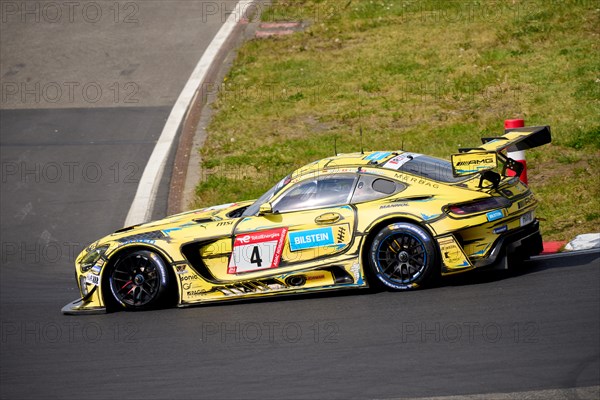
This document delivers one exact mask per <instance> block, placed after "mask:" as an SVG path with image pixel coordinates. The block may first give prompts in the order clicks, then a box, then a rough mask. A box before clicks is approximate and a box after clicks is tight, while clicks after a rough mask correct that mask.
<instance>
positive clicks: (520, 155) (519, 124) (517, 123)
mask: <svg viewBox="0 0 600 400" xmlns="http://www.w3.org/2000/svg"><path fill="white" fill-rule="evenodd" d="M524 126H525V120H523V119H507V120H505V121H504V129H513V128H523V127H524ZM507 156H508V157H509V158H512V159H513V160H515V161H518V162H520V163H521V164H523V172H521V176H520V177H519V179H521V182H523V183H525V184H527V160H526V159H525V150H517V151H509V152H507ZM507 173H508V176H515V175H516V174H515V172H514V171H513V170H510V169H509V170H508V171H507Z"/></svg>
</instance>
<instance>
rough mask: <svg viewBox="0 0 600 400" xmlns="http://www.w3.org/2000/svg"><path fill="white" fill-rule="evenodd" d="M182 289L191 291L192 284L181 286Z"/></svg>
mask: <svg viewBox="0 0 600 400" xmlns="http://www.w3.org/2000/svg"><path fill="white" fill-rule="evenodd" d="M181 287H182V288H183V290H189V288H191V287H192V282H187V283H184V284H183V285H181Z"/></svg>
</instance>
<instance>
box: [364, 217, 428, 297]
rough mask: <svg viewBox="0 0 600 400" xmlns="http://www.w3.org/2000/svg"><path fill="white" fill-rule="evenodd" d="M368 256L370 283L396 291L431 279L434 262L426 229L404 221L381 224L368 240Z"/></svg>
mask: <svg viewBox="0 0 600 400" xmlns="http://www.w3.org/2000/svg"><path fill="white" fill-rule="evenodd" d="M368 257H369V260H368V261H369V262H368V263H369V267H370V272H371V275H372V279H371V280H370V283H372V285H371V286H375V287H379V288H387V289H392V290H399V291H401V290H413V289H417V288H419V287H422V286H425V285H426V284H427V283H430V282H431V280H432V278H433V277H434V274H435V270H436V266H437V257H436V250H435V247H434V242H433V239H432V238H431V236H430V235H429V233H428V232H427V231H426V230H425V229H423V228H421V227H420V226H418V225H414V224H410V223H407V222H397V223H393V224H390V225H387V226H386V227H384V228H382V229H381V230H380V231H379V232H378V233H377V234H376V235H375V237H373V240H372V241H371V244H370V248H369V253H368Z"/></svg>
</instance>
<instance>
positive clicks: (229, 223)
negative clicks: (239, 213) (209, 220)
mask: <svg viewBox="0 0 600 400" xmlns="http://www.w3.org/2000/svg"><path fill="white" fill-rule="evenodd" d="M227 225H233V221H221V222H219V223H217V226H227Z"/></svg>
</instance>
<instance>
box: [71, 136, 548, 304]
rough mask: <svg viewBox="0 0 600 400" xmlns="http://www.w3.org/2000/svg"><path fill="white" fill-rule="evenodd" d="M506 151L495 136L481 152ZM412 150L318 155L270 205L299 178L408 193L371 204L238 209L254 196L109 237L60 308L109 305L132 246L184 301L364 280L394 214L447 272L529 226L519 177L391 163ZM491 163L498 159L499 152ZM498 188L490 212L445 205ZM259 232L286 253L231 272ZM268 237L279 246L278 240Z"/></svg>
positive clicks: (530, 204)
mask: <svg viewBox="0 0 600 400" xmlns="http://www.w3.org/2000/svg"><path fill="white" fill-rule="evenodd" d="M519 134H521V136H523V137H526V136H527V135H530V134H531V132H525V133H523V132H521V133H508V135H510V136H509V137H508V138H509V139H511V140H512V141H511V142H510V143H514V142H515V140H513V139H514V138H515V137H516V136H517V135H519ZM517 141H518V140H517ZM507 142H508V141H505V142H504V143H507ZM505 148H506V146H505V147H502V148H500V146H499V145H497V144H493V143H492V144H486V145H484V146H482V148H480V149H479V150H478V151H481V152H489V151H502V150H504V149H505ZM411 154H412V153H406V152H403V151H390V152H381V151H380V152H367V153H364V154H363V153H352V154H342V155H337V156H333V157H329V158H326V159H323V160H319V161H317V162H314V163H311V164H309V165H307V166H304V167H302V168H300V169H298V170H296V171H294V172H293V173H292V174H291V175H290V176H289V179H288V182H287V183H286V184H285V188H284V189H282V190H280V191H278V192H277V193H276V194H275V195H274V196H273V197H272V198H271V199H270V200H269V203H270V204H273V203H276V202H277V201H278V199H279V198H280V197H281V196H282V194H284V193H285V192H286V190H287V188H290V187H292V186H293V185H295V184H299V183H302V182H305V181H308V180H310V179H314V178H315V177H322V176H327V175H331V174H357V175H358V176H377V177H382V178H386V179H389V180H392V181H394V182H398V183H400V184H402V187H403V190H401V191H399V192H397V193H394V194H393V195H390V196H383V197H382V198H378V199H376V200H373V201H365V202H358V203H354V204H343V205H335V206H327V207H321V208H319V207H317V208H313V209H305V210H297V211H293V212H283V213H265V214H262V213H258V215H252V216H235V215H236V214H235V211H236V210H239V209H242V208H245V207H247V206H249V205H250V204H252V202H251V201H248V202H241V203H235V204H226V205H221V206H215V207H208V208H205V209H200V210H193V211H188V212H185V213H181V214H177V215H173V216H170V217H168V218H165V219H163V220H160V221H155V222H150V223H146V224H142V225H138V226H134V227H129V228H125V229H122V230H120V231H117V232H115V233H113V234H111V235H108V236H106V237H104V238H102V239H101V240H99V241H97V242H95V243H93V244H92V245H91V246H90V247H88V248H87V249H86V250H84V251H83V252H82V253H81V254H80V255H79V257H78V258H77V260H76V272H77V282H78V285H79V289H80V291H81V296H82V299H80V300H77V301H75V302H73V303H71V304H70V305H69V307H70V308H69V309H68V310H66V311H65V310H64V309H63V311H65V312H69V313H81V312H95V311H102V310H104V308H105V307H106V303H105V299H106V298H107V296H110V293H103V290H106V287H107V285H106V284H105V282H106V276H105V275H106V274H105V272H106V271H107V270H109V269H110V265H111V260H112V259H113V258H114V257H115V255H117V254H119V253H120V252H122V251H126V250H128V249H133V248H136V249H137V248H145V249H149V250H152V251H154V252H156V253H157V254H158V255H160V256H161V257H162V258H163V259H164V261H165V262H166V264H167V265H168V266H169V268H170V270H171V279H172V280H173V281H174V282H175V285H174V286H175V287H176V290H177V294H178V295H177V299H178V305H180V306H184V305H189V304H194V303H201V302H211V301H218V300H225V299H244V298H249V297H261V296H270V295H275V294H280V293H298V292H308V291H314V290H320V291H321V290H330V289H342V288H352V287H367V286H368V282H367V279H366V278H365V272H366V271H365V270H366V268H367V266H366V262H365V256H364V254H363V253H364V251H365V250H364V247H365V243H366V242H368V240H369V238H370V237H371V236H370V235H372V234H373V233H374V232H376V231H378V230H379V229H381V227H383V226H386V225H389V224H391V223H392V222H398V221H406V222H411V223H414V224H418V225H419V226H421V227H422V228H424V229H425V230H426V231H427V232H428V233H429V234H430V236H431V237H432V239H433V240H434V241H435V243H436V244H437V250H438V255H439V257H438V261H439V263H440V272H441V273H442V274H453V273H457V272H463V271H468V270H470V269H473V268H475V267H476V265H477V263H478V262H480V261H481V260H485V259H486V257H488V256H489V254H490V252H491V251H492V248H493V246H494V244H495V243H496V241H497V239H498V238H499V237H500V236H501V235H502V234H504V233H506V232H511V231H513V230H515V229H519V228H521V226H522V225H523V223H524V221H525V222H526V223H529V222H528V221H530V219H531V218H534V214H533V213H534V210H535V208H536V206H537V201H536V200H535V198H534V197H533V195H532V194H531V192H530V191H529V189H528V188H527V186H526V185H525V184H523V183H522V182H520V181H519V180H518V179H517V178H508V177H502V180H501V182H500V183H499V185H498V186H497V187H495V188H490V187H489V186H481V182H480V179H479V174H473V175H469V176H466V177H464V179H462V180H460V179H459V180H453V181H452V182H442V181H440V180H434V179H430V178H428V177H426V176H424V175H423V174H422V175H418V174H413V173H410V172H407V171H402V170H399V169H397V168H396V167H395V165H396V164H401V163H402V162H403V160H402V159H403V157H404V156H407V157H408V156H409V155H411ZM414 156H415V155H412V156H411V157H414ZM417 156H418V155H417ZM476 158H477V156H474V158H472V159H476ZM457 159H458V158H457ZM460 159H461V160H464V158H460ZM404 161H405V160H404ZM487 161H489V163H494V164H495V163H496V158H495V157H493V160H487ZM489 163H488V164H489ZM486 167H490V168H491V167H492V166H491V165H486ZM357 179H358V178H357ZM497 193H503V196H504V197H505V198H506V199H507V200H508V205H507V206H506V207H504V208H502V209H498V210H494V214H493V218H492V217H491V215H490V213H489V212H486V211H482V212H475V213H471V214H468V215H464V216H463V215H455V214H453V213H452V212H451V210H450V209H449V206H450V205H455V204H459V205H460V204H466V203H468V202H472V201H474V200H478V199H486V198H490V197H491V196H493V195H497ZM232 212H233V214H234V216H231V214H232ZM525 217H526V218H525ZM261 232H265V233H269V234H271V233H273V236H274V237H276V236H277V235H279V236H277V237H280V238H282V239H281V240H282V242H281V243H279V242H277V243H279V244H281V245H282V248H281V249H282V250H281V252H280V254H279V253H278V255H277V257H275V256H273V260H275V261H273V262H272V265H271V267H269V268H264V269H257V270H252V271H250V272H244V273H232V271H236V269H235V268H233V269H232V268H231V267H232V264H233V262H232V261H231V259H232V257H234V253H235V252H236V251H237V250H234V248H236V243H238V244H239V241H243V240H259V239H260V233H261ZM266 236H268V235H266ZM236 240H238V242H236ZM277 240H279V239H277ZM265 243H271V242H265ZM272 243H273V246H275V244H277V243H276V241H275V239H274V240H273V241H272ZM315 243H316V244H315ZM103 246H104V247H105V246H108V247H106V250H105V251H104V252H103V254H102V256H101V257H100V258H99V259H98V260H97V262H96V263H95V265H94V266H93V268H92V269H90V270H88V271H82V266H81V263H82V260H83V258H84V257H86V255H89V253H90V252H93V251H94V249H98V248H102V249H104V247H103ZM239 246H240V247H239V249H242V248H243V246H242V245H239ZM265 246H266V245H265ZM265 248H266V247H265ZM240 252H241V250H240ZM240 254H241V253H240ZM242 256H243V257H251V255H249V254H246V255H243V254H242ZM240 268H241V267H240ZM91 275H96V276H91Z"/></svg>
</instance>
